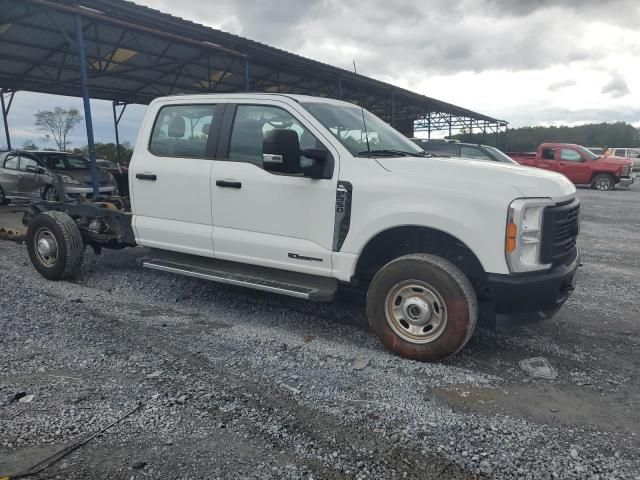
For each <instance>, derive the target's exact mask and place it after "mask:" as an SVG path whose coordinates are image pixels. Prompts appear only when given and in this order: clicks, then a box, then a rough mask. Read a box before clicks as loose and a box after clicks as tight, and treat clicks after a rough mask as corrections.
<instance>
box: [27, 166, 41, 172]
mask: <svg viewBox="0 0 640 480" xmlns="http://www.w3.org/2000/svg"><path fill="white" fill-rule="evenodd" d="M26 170H27V172H31V173H38V167H34V166H33V165H27V168H26Z"/></svg>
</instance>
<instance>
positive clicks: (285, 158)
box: [262, 128, 302, 173]
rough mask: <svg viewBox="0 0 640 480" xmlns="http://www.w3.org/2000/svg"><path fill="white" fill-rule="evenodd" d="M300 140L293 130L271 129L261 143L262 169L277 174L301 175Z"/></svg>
mask: <svg viewBox="0 0 640 480" xmlns="http://www.w3.org/2000/svg"><path fill="white" fill-rule="evenodd" d="M300 153H301V152H300V140H299V139H298V134H297V133H296V132H294V131H293V130H286V129H279V128H276V129H273V130H271V131H270V132H269V133H267V136H266V137H265V139H264V141H263V142H262V164H263V166H264V169H265V170H267V171H270V172H279V173H302V166H301V165H300Z"/></svg>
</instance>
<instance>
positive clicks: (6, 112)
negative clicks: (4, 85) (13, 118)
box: [0, 90, 13, 150]
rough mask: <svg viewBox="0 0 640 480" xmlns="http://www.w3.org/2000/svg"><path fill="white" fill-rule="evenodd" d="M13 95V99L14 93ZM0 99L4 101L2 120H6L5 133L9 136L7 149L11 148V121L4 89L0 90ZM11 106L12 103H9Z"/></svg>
mask: <svg viewBox="0 0 640 480" xmlns="http://www.w3.org/2000/svg"><path fill="white" fill-rule="evenodd" d="M11 95H12V97H11V99H12V100H13V93H12V94H11ZM0 101H1V102H2V120H3V122H4V135H5V137H6V138H7V150H11V136H10V135H9V123H8V120H7V117H8V115H9V109H8V108H7V107H6V106H5V104H4V90H1V91H0ZM9 107H11V104H9Z"/></svg>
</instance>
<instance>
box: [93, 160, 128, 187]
mask: <svg viewBox="0 0 640 480" xmlns="http://www.w3.org/2000/svg"><path fill="white" fill-rule="evenodd" d="M96 165H98V167H100V168H102V169H104V170H106V171H107V172H109V173H110V174H111V175H113V177H114V178H115V179H116V184H117V186H118V193H119V194H120V195H122V196H124V197H128V196H129V169H128V167H126V166H123V165H118V164H117V163H115V162H112V161H111V160H107V159H106V158H97V159H96Z"/></svg>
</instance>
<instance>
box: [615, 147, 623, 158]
mask: <svg viewBox="0 0 640 480" xmlns="http://www.w3.org/2000/svg"><path fill="white" fill-rule="evenodd" d="M624 153H625V152H624V148H618V149H617V150H615V152H614V155H615V156H616V157H624V156H625V154H624Z"/></svg>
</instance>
